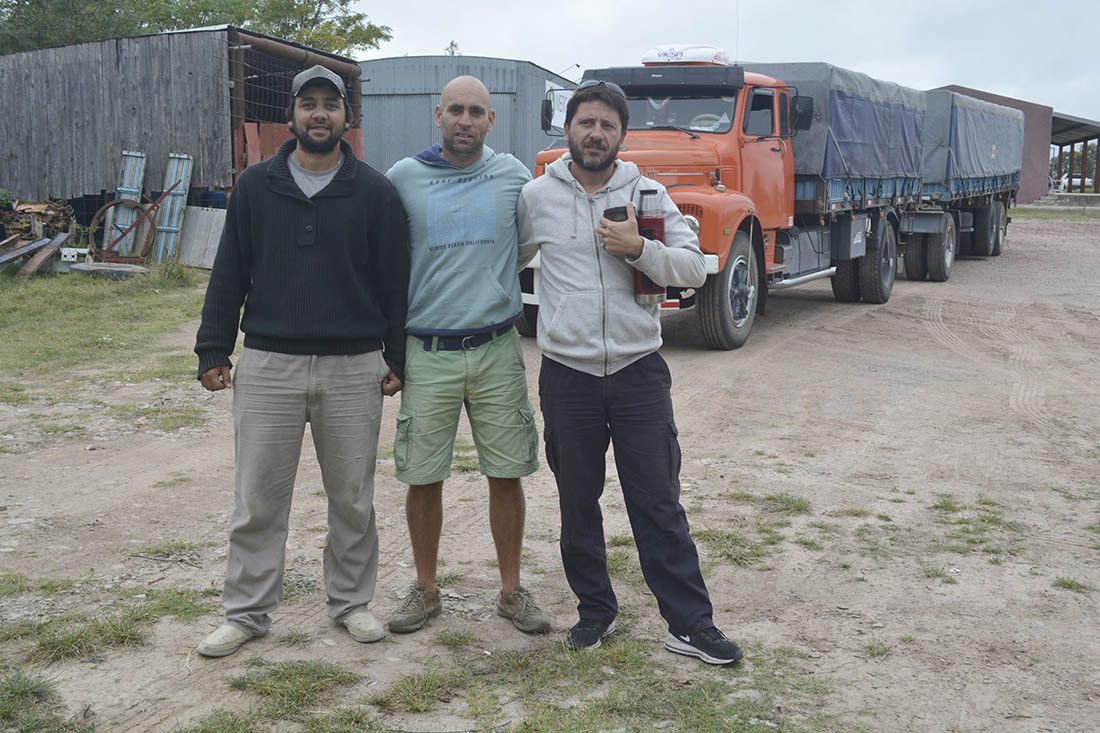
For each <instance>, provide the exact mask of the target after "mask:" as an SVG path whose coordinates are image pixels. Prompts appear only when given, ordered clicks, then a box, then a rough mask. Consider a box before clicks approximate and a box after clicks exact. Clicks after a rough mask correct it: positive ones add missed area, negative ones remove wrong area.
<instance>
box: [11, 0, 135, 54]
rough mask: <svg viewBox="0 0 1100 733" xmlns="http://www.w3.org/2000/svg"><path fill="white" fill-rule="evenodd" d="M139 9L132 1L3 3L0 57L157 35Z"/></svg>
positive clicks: (28, 0)
mask: <svg viewBox="0 0 1100 733" xmlns="http://www.w3.org/2000/svg"><path fill="white" fill-rule="evenodd" d="M136 6H137V3H134V2H132V1H131V0H117V1H116V2H113V3H102V2H95V1H94V0H0V54H4V53H15V52H17V51H33V50H34V49H37V48H50V47H53V46H67V45H69V44H72V43H85V42H88V41H102V40H104V39H107V38H117V37H121V36H137V35H141V34H142V33H151V32H154V30H153V29H149V28H147V27H146V26H145V24H144V21H143V19H142V18H141V16H140V14H139V13H137V12H134V11H135V9H136Z"/></svg>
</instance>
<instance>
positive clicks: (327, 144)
mask: <svg viewBox="0 0 1100 733" xmlns="http://www.w3.org/2000/svg"><path fill="white" fill-rule="evenodd" d="M290 131H291V132H293V133H294V137H296V138H298V145H299V146H300V147H301V148H302V150H304V151H306V152H307V153H314V154H319V155H323V154H324V153H331V152H332V151H333V149H334V148H335V147H336V146H337V145H338V144H339V143H340V137H341V136H340V135H339V134H337V132H336V130H333V131H332V132H331V133H330V134H329V136H328V137H326V138H322V139H320V140H317V139H316V138H312V137H310V136H309V130H308V129H307V130H306V131H305V132H304V133H303V132H302V131H301V130H299V129H298V127H297V125H291V126H290Z"/></svg>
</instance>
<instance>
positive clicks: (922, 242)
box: [902, 234, 928, 281]
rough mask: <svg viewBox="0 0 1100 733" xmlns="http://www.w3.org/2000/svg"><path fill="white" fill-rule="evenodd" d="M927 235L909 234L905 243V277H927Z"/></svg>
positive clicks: (914, 279)
mask: <svg viewBox="0 0 1100 733" xmlns="http://www.w3.org/2000/svg"><path fill="white" fill-rule="evenodd" d="M927 241H928V235H927V234H910V235H909V239H908V241H906V243H905V257H903V258H902V260H903V261H904V263H905V277H907V278H909V279H910V280H913V281H918V280H923V279H925V278H926V277H928V254H927V251H928V244H927Z"/></svg>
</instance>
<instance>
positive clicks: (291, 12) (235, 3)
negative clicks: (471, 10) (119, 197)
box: [0, 0, 391, 55]
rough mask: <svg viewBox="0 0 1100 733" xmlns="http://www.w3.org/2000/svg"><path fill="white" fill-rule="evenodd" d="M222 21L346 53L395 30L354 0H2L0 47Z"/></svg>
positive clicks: (65, 42)
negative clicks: (379, 22) (373, 18)
mask: <svg viewBox="0 0 1100 733" xmlns="http://www.w3.org/2000/svg"><path fill="white" fill-rule="evenodd" d="M220 24H230V25H236V26H239V27H241V28H244V29H246V30H255V31H259V32H261V33H266V34H268V35H272V36H276V37H279V38H285V39H287V40H290V41H294V42H295V43H300V44H302V45H305V46H310V47H313V48H316V49H319V50H321V51H328V52H330V53H336V54H342V55H347V54H350V53H352V52H354V51H357V50H363V49H367V48H378V44H379V43H380V42H382V41H388V40H390V38H391V33H390V28H389V27H388V26H384V25H375V24H374V23H372V22H370V20H369V19H368V18H367V16H366V15H365V14H363V13H359V12H355V10H354V8H353V7H352V0H108V2H102V1H100V0H97V1H94V2H93V0H0V54H5V53H14V52H17V51H32V50H35V49H39V48H52V47H55V46H67V45H69V44H73V43H88V42H92V41H103V40H106V39H108V38H128V37H132V36H140V35H144V34H149V33H159V32H161V31H169V30H180V29H183V28H198V27H202V26H208V25H220Z"/></svg>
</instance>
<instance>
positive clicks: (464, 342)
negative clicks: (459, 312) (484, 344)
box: [461, 335, 477, 351]
mask: <svg viewBox="0 0 1100 733" xmlns="http://www.w3.org/2000/svg"><path fill="white" fill-rule="evenodd" d="M472 338H473V335H470V336H463V337H462V343H461V345H462V350H463V351H473V350H474V349H475V348H477V347H476V346H470V344H469V343H468V342H469V340H470V339H472Z"/></svg>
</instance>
